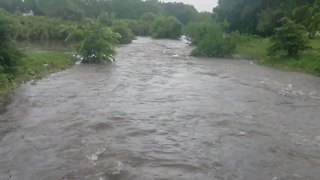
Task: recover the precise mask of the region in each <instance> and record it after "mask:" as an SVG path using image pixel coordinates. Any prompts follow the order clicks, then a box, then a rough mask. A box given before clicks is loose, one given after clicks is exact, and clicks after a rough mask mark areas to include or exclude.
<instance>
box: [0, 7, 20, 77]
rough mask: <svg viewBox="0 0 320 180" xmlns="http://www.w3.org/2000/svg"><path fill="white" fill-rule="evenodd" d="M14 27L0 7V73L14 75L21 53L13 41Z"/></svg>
mask: <svg viewBox="0 0 320 180" xmlns="http://www.w3.org/2000/svg"><path fill="white" fill-rule="evenodd" d="M14 32H15V30H14V27H13V25H12V23H11V20H10V19H9V18H8V17H7V15H6V12H5V11H4V10H2V9H1V8H0V47H1V48H0V73H6V74H10V75H14V74H15V73H16V72H17V69H16V66H17V65H18V64H19V63H20V59H21V57H22V53H21V52H20V51H19V50H18V49H17V48H16V46H15V45H14V42H13V35H14Z"/></svg>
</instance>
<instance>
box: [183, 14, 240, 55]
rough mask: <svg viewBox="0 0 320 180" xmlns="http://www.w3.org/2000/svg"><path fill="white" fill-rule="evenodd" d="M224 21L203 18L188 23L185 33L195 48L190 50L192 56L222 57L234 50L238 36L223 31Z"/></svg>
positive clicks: (225, 25)
mask: <svg viewBox="0 0 320 180" xmlns="http://www.w3.org/2000/svg"><path fill="white" fill-rule="evenodd" d="M226 27H227V24H226V23H219V22H216V21H215V20H214V19H208V18H205V19H204V20H202V21H198V22H192V23H189V24H188V25H187V26H186V27H185V29H184V32H185V34H186V35H187V36H188V37H189V38H190V39H191V42H192V44H193V45H196V48H195V49H194V50H193V51H192V52H191V55H193V56H206V57H224V56H227V55H230V54H231V53H233V52H234V50H235V48H236V39H239V38H235V37H238V36H235V35H230V34H227V33H225V32H224V29H225V28H226Z"/></svg>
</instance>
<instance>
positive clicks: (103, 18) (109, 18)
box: [98, 12, 115, 26]
mask: <svg viewBox="0 0 320 180" xmlns="http://www.w3.org/2000/svg"><path fill="white" fill-rule="evenodd" d="M114 19H115V14H114V13H108V12H102V13H100V15H99V16H98V21H99V22H100V23H101V24H103V25H105V26H111V25H112V22H113V21H114Z"/></svg>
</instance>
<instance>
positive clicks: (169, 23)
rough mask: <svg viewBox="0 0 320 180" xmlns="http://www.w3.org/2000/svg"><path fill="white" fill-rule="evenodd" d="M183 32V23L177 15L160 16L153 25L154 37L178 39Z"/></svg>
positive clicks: (152, 33) (152, 32)
mask: <svg viewBox="0 0 320 180" xmlns="http://www.w3.org/2000/svg"><path fill="white" fill-rule="evenodd" d="M181 34H182V24H181V23H180V21H179V20H177V19H176V18H175V17H173V16H171V17H158V18H157V19H155V21H154V23H153V25H152V27H151V35H152V37H153V38H157V39H163V38H169V39H178V38H180V37H181Z"/></svg>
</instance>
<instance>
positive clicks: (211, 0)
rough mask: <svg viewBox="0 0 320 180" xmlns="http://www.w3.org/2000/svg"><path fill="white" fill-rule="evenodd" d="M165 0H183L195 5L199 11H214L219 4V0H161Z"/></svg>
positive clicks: (174, 0)
mask: <svg viewBox="0 0 320 180" xmlns="http://www.w3.org/2000/svg"><path fill="white" fill-rule="evenodd" d="M161 1H165V2H183V3H185V4H192V5H194V6H195V7H196V8H197V9H198V11H209V12H211V11H212V8H213V7H215V6H217V4H218V0H161Z"/></svg>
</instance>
